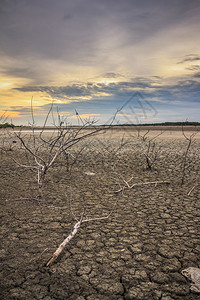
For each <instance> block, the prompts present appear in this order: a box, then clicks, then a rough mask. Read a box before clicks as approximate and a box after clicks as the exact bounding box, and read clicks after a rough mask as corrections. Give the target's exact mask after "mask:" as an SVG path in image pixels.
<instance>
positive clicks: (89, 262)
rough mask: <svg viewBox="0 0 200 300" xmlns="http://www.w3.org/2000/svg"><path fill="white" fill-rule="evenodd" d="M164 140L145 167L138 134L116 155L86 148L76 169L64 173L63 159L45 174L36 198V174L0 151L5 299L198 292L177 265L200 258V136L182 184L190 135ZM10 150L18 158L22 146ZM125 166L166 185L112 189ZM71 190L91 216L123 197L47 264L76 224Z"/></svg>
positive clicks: (0, 259)
mask: <svg viewBox="0 0 200 300" xmlns="http://www.w3.org/2000/svg"><path fill="white" fill-rule="evenodd" d="M160 143H161V144H160V145H161V146H162V148H161V151H160V154H159V158H158V160H157V161H156V164H155V168H154V170H152V171H147V170H145V168H144V166H145V160H144V157H143V154H142V150H141V149H142V145H141V144H140V143H139V142H138V143H137V142H135V143H132V144H131V145H128V144H127V145H126V147H125V148H123V151H119V153H118V154H117V155H116V156H112V157H106V155H105V153H104V155H95V154H94V153H96V152H95V151H93V152H92V151H91V152H90V151H89V152H87V153H84V154H82V157H81V158H80V160H79V162H77V165H75V166H74V168H73V169H72V174H71V175H66V171H65V169H64V168H63V167H62V161H61V160H60V161H59V162H57V164H56V165H55V166H54V168H53V169H52V170H51V171H50V173H49V174H48V176H47V179H46V184H45V187H44V191H43V193H44V199H45V202H44V200H43V202H42V203H39V202H38V201H36V200H34V195H35V193H36V190H37V187H36V184H35V174H34V173H31V172H30V171H28V170H27V169H23V168H21V167H19V166H16V165H15V164H14V163H13V162H12V160H11V158H10V157H9V155H7V154H5V153H2V155H1V208H2V209H1V250H0V263H1V280H0V284H1V299H5V300H6V299H45V300H51V299H77V300H78V299H79V300H82V299H87V300H92V299H93V300H97V299H103V300H104V299H105V300H108V299H111V300H112V299H113V300H114V299H127V300H128V299H162V300H170V299H185V300H186V299H187V300H189V299H199V294H195V293H193V292H191V291H190V282H189V281H188V280H187V279H186V278H185V277H183V276H182V275H181V270H183V269H184V268H187V267H190V266H193V267H199V266H200V264H199V260H200V256H199V251H200V245H199V235H198V234H199V232H198V225H199V224H198V223H199V200H200V195H199V187H200V186H199V183H198V182H199V175H200V174H199V169H200V162H199V155H200V143H199V141H196V142H194V144H193V147H192V149H191V151H190V155H189V157H188V160H187V170H186V177H185V183H184V185H183V186H181V185H180V179H181V162H182V156H183V153H184V149H185V147H186V144H185V141H182V140H173V139H171V140H170V141H169V140H168V141H165V140H162V141H161V142H160ZM94 147H95V145H94ZM14 155H15V158H17V157H18V159H20V155H21V153H20V152H19V151H16V152H15V153H14ZM93 156H94V157H93ZM108 156H109V155H108ZM112 160H115V169H114V171H113V168H111V163H110V162H111V161H112ZM85 171H89V172H93V173H95V175H93V176H89V175H87V174H85ZM119 174H120V176H123V177H124V179H125V180H128V179H129V178H130V177H132V176H133V179H132V183H139V182H146V181H156V180H168V181H169V182H170V184H168V185H166V184H158V185H157V186H155V185H146V186H136V187H135V188H133V189H131V190H129V189H126V190H125V191H124V193H123V195H122V194H120V193H119V194H115V193H114V191H116V190H117V189H119V185H118V182H120V180H121V179H120V178H121V177H120V176H119ZM195 184H196V186H195V188H194V190H193V191H192V192H191V194H190V195H187V193H188V191H189V190H190V189H191V188H192V187H193V186H194V185H195ZM69 195H72V196H71V197H72V200H73V204H72V205H73V209H74V212H75V214H76V215H77V216H80V214H81V212H82V206H83V202H82V200H81V201H80V199H83V196H84V198H85V203H86V207H87V209H86V213H87V216H88V217H91V216H102V215H105V214H106V213H108V212H109V211H110V209H111V208H112V205H113V203H114V201H115V200H116V197H118V201H119V202H118V205H117V209H116V211H115V212H114V214H113V217H112V219H109V220H104V221H96V222H92V223H85V224H83V225H82V227H81V228H80V230H79V231H78V233H77V235H76V236H75V237H74V239H73V240H72V241H71V242H70V244H68V245H67V247H66V249H65V251H64V252H63V254H62V255H61V257H60V258H59V259H58V260H57V261H56V262H55V263H54V264H53V265H52V266H51V267H46V266H45V262H46V261H47V260H48V259H49V258H50V256H51V255H52V253H53V252H54V251H55V249H56V248H57V246H58V245H59V244H60V242H62V241H63V239H64V238H65V237H66V236H67V235H68V234H69V232H70V230H71V229H72V228H73V225H74V224H75V221H74V220H73V218H72V216H71V214H70V210H69V208H68V200H69V197H70V196H69ZM52 205H54V206H56V207H62V206H65V207H67V208H63V209H58V208H56V207H54V208H53V207H52Z"/></svg>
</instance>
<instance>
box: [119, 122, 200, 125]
mask: <svg viewBox="0 0 200 300" xmlns="http://www.w3.org/2000/svg"><path fill="white" fill-rule="evenodd" d="M132 125H134V126H200V122H188V121H185V122H163V123H145V124H119V125H117V126H132Z"/></svg>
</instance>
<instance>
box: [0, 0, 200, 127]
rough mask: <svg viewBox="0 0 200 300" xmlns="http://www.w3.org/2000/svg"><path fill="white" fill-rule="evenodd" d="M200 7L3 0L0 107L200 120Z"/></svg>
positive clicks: (160, 1)
mask: <svg viewBox="0 0 200 300" xmlns="http://www.w3.org/2000/svg"><path fill="white" fill-rule="evenodd" d="M199 16H200V0H190V1H189V0H140V1H138V0H73V1H72V0H42V1H41V0H34V1H33V0H1V1H0V41H1V42H0V116H1V115H2V114H6V115H7V117H8V119H9V120H11V121H12V123H14V124H15V125H27V124H29V123H33V119H32V117H31V116H32V112H31V105H32V108H33V109H32V111H33V113H34V123H35V124H36V125H41V124H42V122H44V119H45V116H46V115H47V112H48V110H49V108H50V107H51V103H52V102H53V110H54V114H55V116H56V114H57V111H58V112H59V115H60V116H62V117H63V118H65V117H66V118H67V119H66V120H67V122H69V123H70V124H75V123H76V122H77V113H78V114H79V119H80V118H81V119H82V120H95V121H97V122H98V123H99V124H104V123H107V122H109V120H112V117H113V116H114V115H115V113H116V112H117V117H116V122H118V123H120V124H124V123H134V124H135V123H156V122H167V121H168V122H169V121H174V122H175V121H179V122H180V121H186V120H188V121H200V38H199V32H200V18H199ZM50 122H53V121H52V120H51V121H50Z"/></svg>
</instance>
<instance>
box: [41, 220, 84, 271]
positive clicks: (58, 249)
mask: <svg viewBox="0 0 200 300" xmlns="http://www.w3.org/2000/svg"><path fill="white" fill-rule="evenodd" d="M80 226H81V221H78V222H77V223H76V224H75V225H74V229H73V230H72V232H71V233H70V234H69V235H68V237H66V239H64V241H63V242H62V243H61V244H60V246H59V247H58V248H57V250H56V251H55V252H54V254H53V255H52V257H51V258H50V259H49V261H48V262H47V264H46V265H47V266H49V265H51V264H52V263H53V262H54V261H55V260H56V259H57V257H58V256H59V255H60V253H61V252H62V251H63V249H64V248H65V246H66V245H67V244H68V243H69V242H70V241H71V239H72V238H73V237H74V236H75V234H76V233H77V231H78V229H79V228H80Z"/></svg>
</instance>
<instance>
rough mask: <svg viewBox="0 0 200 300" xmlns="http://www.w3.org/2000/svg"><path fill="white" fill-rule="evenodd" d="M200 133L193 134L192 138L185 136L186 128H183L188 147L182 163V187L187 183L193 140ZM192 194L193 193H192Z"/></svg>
mask: <svg viewBox="0 0 200 300" xmlns="http://www.w3.org/2000/svg"><path fill="white" fill-rule="evenodd" d="M197 133H198V131H195V132H194V133H192V134H191V135H190V136H187V135H186V134H185V131H184V128H183V126H182V134H183V136H184V138H185V140H186V141H187V146H186V150H185V152H184V155H183V161H182V176H181V185H183V184H184V182H185V176H186V169H187V159H188V154H189V151H190V147H191V145H192V142H193V139H194V137H195V135H196V134H197ZM190 193H191V192H190Z"/></svg>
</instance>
